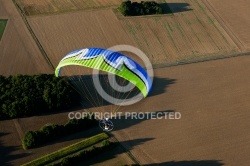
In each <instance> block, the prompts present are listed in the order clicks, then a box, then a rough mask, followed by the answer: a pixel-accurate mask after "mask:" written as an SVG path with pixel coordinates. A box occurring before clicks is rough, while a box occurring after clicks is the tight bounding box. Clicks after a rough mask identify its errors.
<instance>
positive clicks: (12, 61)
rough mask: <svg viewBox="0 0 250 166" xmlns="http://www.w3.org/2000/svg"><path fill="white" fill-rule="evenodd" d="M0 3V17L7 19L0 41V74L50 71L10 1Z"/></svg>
mask: <svg viewBox="0 0 250 166" xmlns="http://www.w3.org/2000/svg"><path fill="white" fill-rule="evenodd" d="M0 3H1V7H0V18H4V19H8V22H7V25H6V28H5V31H4V34H3V37H2V39H1V42H0V59H1V60H0V74H1V75H10V74H38V73H50V72H51V69H50V68H49V66H48V65H47V63H46V61H45V60H44V59H43V56H42V54H41V52H40V50H39V49H38V47H37V45H36V43H35V42H34V40H33V39H32V36H31V34H30V32H29V31H28V29H27V28H26V25H25V24H24V22H23V20H22V18H21V16H20V15H19V13H18V11H17V9H16V7H15V6H14V4H13V3H12V1H8V0H0Z"/></svg>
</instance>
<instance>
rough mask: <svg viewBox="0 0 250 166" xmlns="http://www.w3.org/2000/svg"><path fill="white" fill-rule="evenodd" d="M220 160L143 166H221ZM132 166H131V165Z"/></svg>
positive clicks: (146, 165) (169, 162)
mask: <svg viewBox="0 0 250 166" xmlns="http://www.w3.org/2000/svg"><path fill="white" fill-rule="evenodd" d="M222 165H224V164H223V163H221V161H220V160H190V161H168V162H163V163H157V164H144V165H143V166H222ZM131 166H132V165H131ZM134 166H136V164H134Z"/></svg>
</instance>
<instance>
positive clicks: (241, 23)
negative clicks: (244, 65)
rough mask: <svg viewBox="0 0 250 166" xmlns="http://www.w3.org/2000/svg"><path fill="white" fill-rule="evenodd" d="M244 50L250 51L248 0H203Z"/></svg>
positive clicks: (249, 6) (249, 4) (249, 5)
mask: <svg viewBox="0 0 250 166" xmlns="http://www.w3.org/2000/svg"><path fill="white" fill-rule="evenodd" d="M203 1H204V2H205V4H206V5H207V7H208V8H209V9H210V10H211V12H212V13H213V14H214V15H215V16H216V19H218V20H219V22H220V23H221V24H222V25H223V27H224V28H225V30H226V31H227V32H228V34H229V35H230V36H231V37H232V39H234V41H235V42H236V44H237V45H238V46H239V47H240V48H241V50H242V51H250V33H249V27H250V19H249V15H250V10H249V8H250V3H249V1H248V0H238V1H234V0H220V1H217V0H203Z"/></svg>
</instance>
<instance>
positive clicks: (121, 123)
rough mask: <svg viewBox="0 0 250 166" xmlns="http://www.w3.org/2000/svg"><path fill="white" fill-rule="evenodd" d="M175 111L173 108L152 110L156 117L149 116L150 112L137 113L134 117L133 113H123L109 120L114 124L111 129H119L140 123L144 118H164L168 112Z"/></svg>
mask: <svg viewBox="0 0 250 166" xmlns="http://www.w3.org/2000/svg"><path fill="white" fill-rule="evenodd" d="M174 112H175V111H174V110H165V111H156V112H154V114H153V115H157V116H158V117H156V116H153V115H152V116H151V114H148V115H147V114H146V113H145V114H142V113H140V114H137V115H136V118H135V117H133V115H132V114H131V115H129V114H127V115H124V116H121V117H119V118H117V119H111V121H112V122H113V124H114V129H113V131H119V130H123V129H126V128H130V127H131V126H135V125H137V124H139V123H142V122H143V121H146V120H150V119H152V118H159V119H160V118H161V119H164V118H165V116H166V117H168V114H169V113H174Z"/></svg>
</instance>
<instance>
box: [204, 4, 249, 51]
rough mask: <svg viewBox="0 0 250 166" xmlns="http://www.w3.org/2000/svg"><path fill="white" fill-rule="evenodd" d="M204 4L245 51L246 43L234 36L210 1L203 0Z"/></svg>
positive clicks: (235, 42) (236, 43)
mask: <svg viewBox="0 0 250 166" xmlns="http://www.w3.org/2000/svg"><path fill="white" fill-rule="evenodd" d="M202 2H203V4H204V5H205V6H206V7H207V9H208V10H209V11H210V12H211V13H212V15H213V16H214V17H215V19H216V20H217V22H218V23H219V24H220V25H221V27H222V28H223V29H224V30H225V32H226V33H227V34H228V36H229V37H230V38H231V39H232V41H233V42H234V44H235V45H236V46H237V47H238V48H239V49H240V50H241V51H243V49H245V45H244V43H242V42H241V40H240V39H239V38H238V37H237V36H236V35H235V34H234V32H233V31H232V30H231V28H230V27H228V26H227V24H226V22H225V21H224V19H223V18H222V17H221V16H220V15H219V13H218V12H217V11H216V10H215V9H214V8H213V6H212V5H211V4H210V2H208V0H202Z"/></svg>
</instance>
